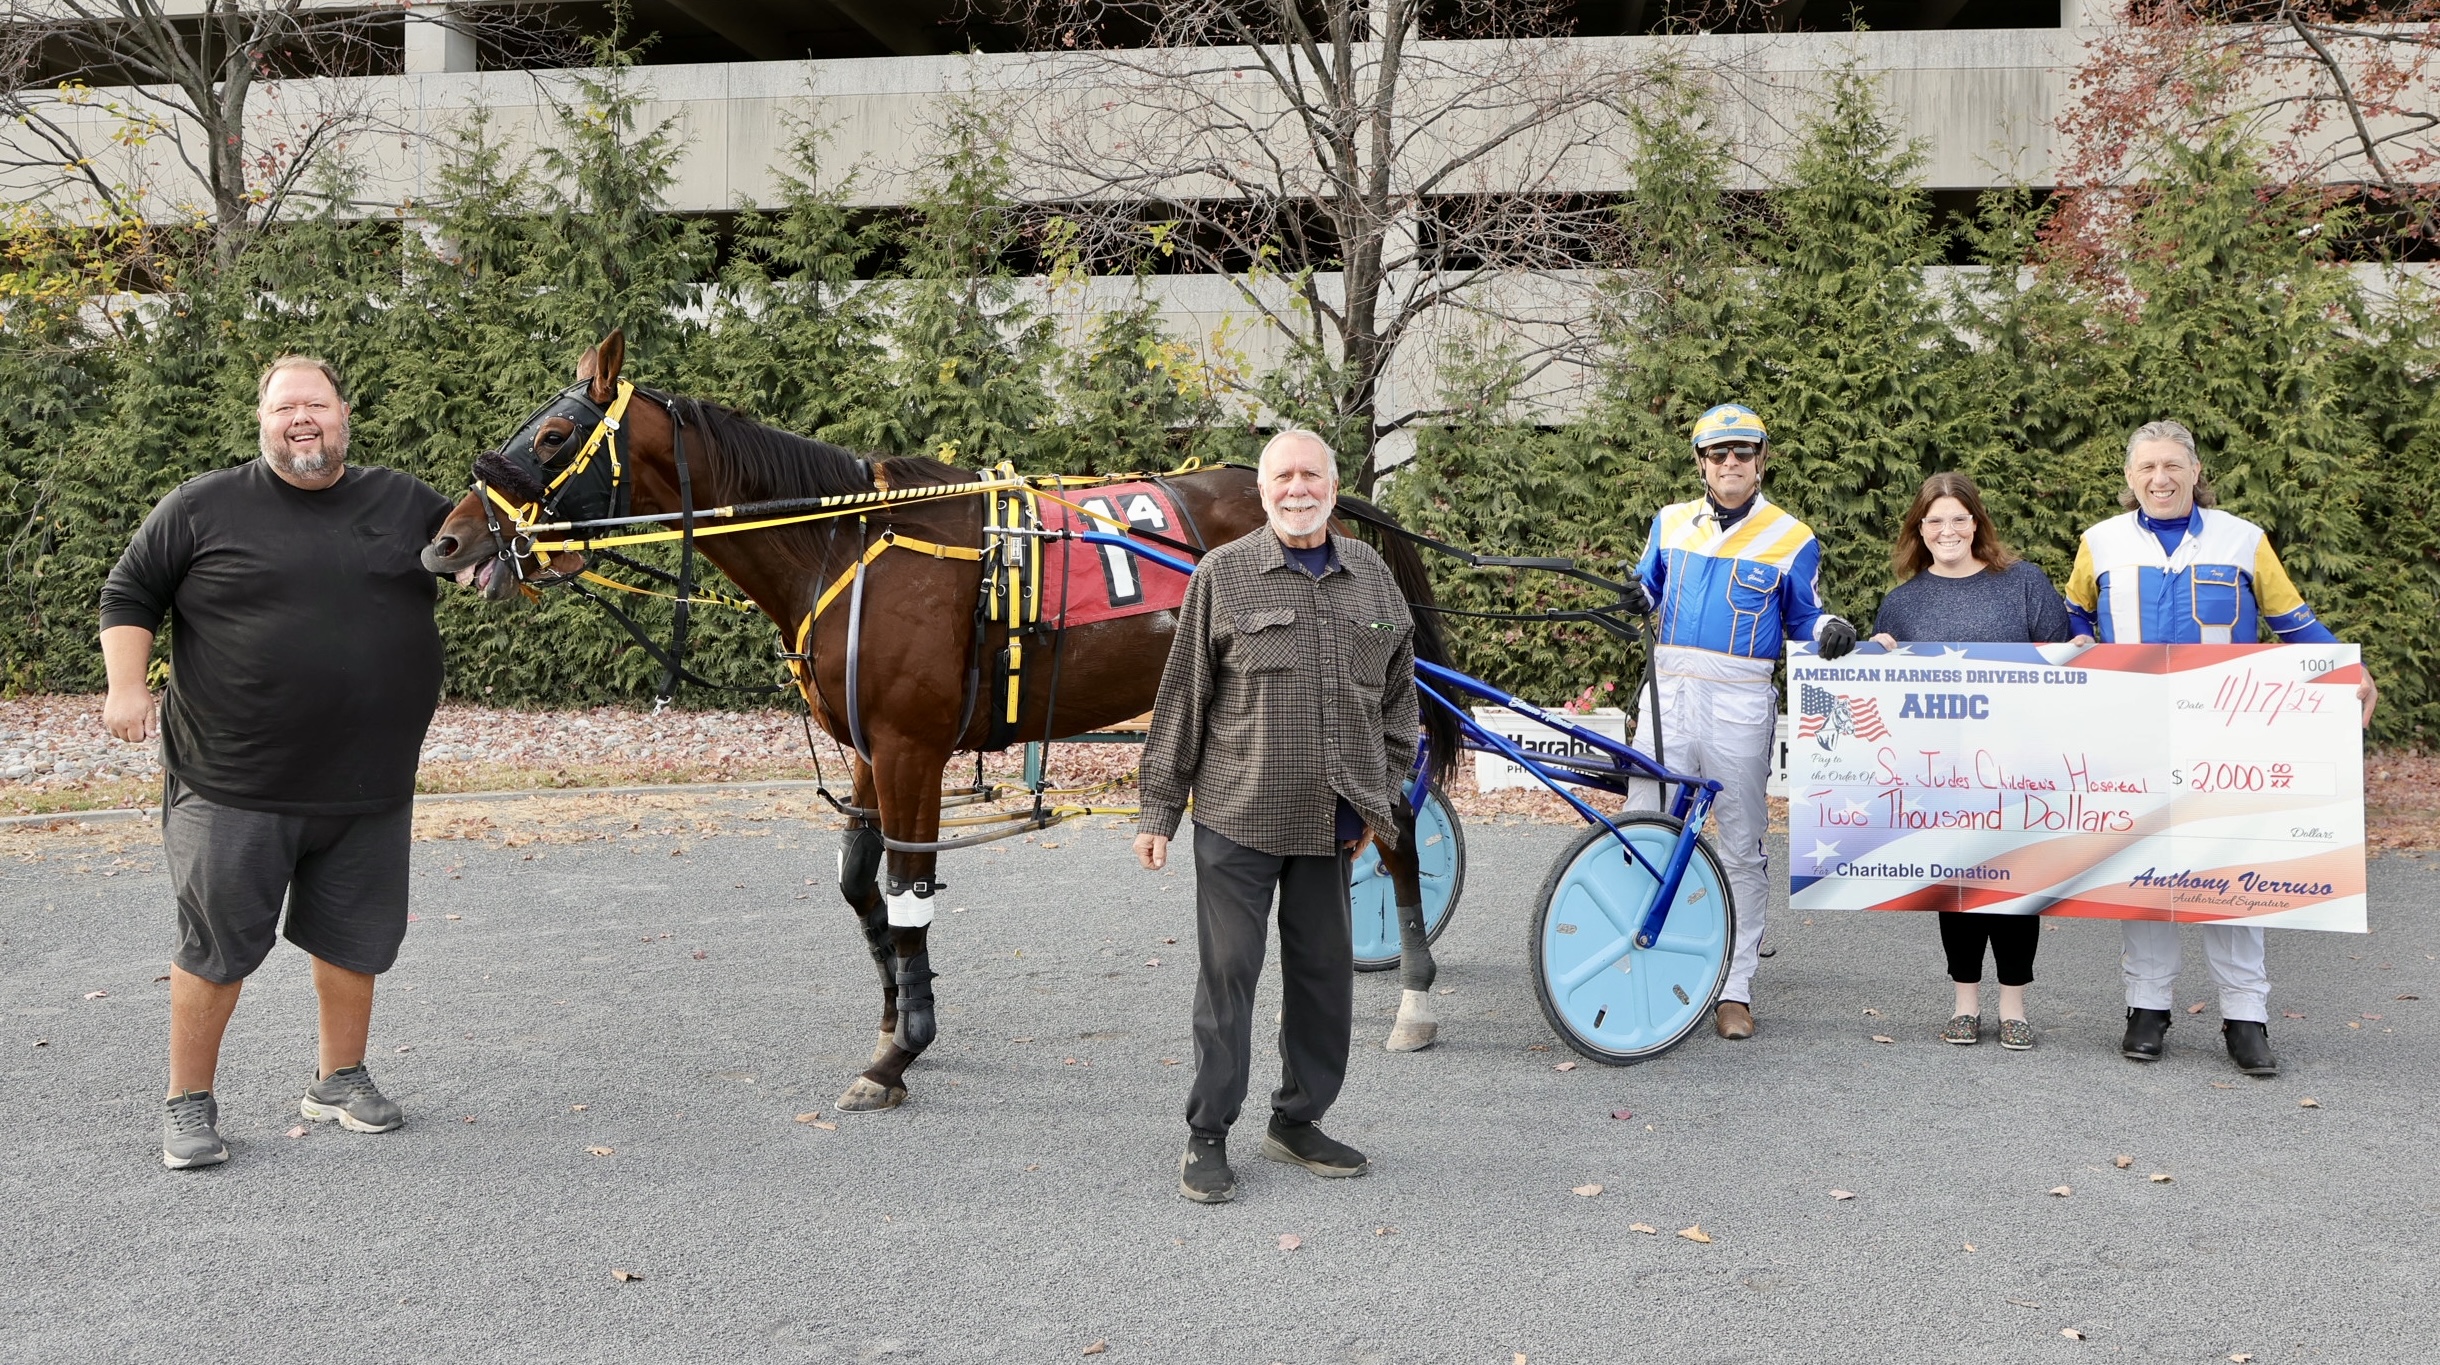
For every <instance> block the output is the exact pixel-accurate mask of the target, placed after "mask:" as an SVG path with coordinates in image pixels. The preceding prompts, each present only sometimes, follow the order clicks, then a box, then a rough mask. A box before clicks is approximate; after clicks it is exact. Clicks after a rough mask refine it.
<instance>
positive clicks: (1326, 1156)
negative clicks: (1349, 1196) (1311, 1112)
mask: <svg viewBox="0 0 2440 1365" xmlns="http://www.w3.org/2000/svg"><path fill="white" fill-rule="evenodd" d="M1262 1154H1263V1155H1264V1156H1266V1157H1269V1158H1270V1159H1271V1160H1273V1161H1284V1162H1286V1163H1287V1164H1289V1165H1291V1166H1302V1167H1304V1168H1305V1169H1306V1170H1308V1171H1311V1172H1313V1173H1314V1174H1315V1175H1323V1176H1329V1177H1331V1178H1332V1179H1341V1178H1344V1177H1347V1176H1351V1175H1362V1174H1364V1173H1365V1172H1366V1171H1369V1170H1371V1169H1372V1163H1371V1162H1369V1161H1367V1160H1365V1159H1364V1154H1363V1153H1362V1152H1359V1151H1357V1150H1356V1149H1355V1148H1353V1147H1350V1146H1348V1145H1347V1144H1346V1143H1344V1142H1340V1141H1338V1140H1337V1139H1336V1138H1333V1137H1331V1136H1330V1135H1328V1134H1326V1133H1324V1132H1323V1131H1322V1130H1321V1127H1320V1125H1318V1124H1311V1123H1289V1122H1287V1121H1286V1120H1284V1119H1282V1118H1280V1117H1279V1116H1278V1115H1277V1114H1273V1115H1272V1116H1271V1126H1270V1127H1269V1128H1268V1129H1266V1130H1264V1132H1263V1135H1262Z"/></svg>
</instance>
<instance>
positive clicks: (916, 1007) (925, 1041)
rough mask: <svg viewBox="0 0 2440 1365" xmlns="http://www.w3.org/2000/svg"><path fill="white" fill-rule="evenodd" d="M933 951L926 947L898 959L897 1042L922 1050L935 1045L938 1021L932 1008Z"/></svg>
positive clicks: (914, 1049) (906, 1047) (915, 1049)
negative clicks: (934, 1038)
mask: <svg viewBox="0 0 2440 1365" xmlns="http://www.w3.org/2000/svg"><path fill="white" fill-rule="evenodd" d="M933 975H934V973H933V971H932V954H931V952H930V951H929V950H928V949H927V950H926V951H923V952H920V953H917V954H915V955H914V956H913V957H908V958H901V959H899V962H898V1033H897V1042H898V1046H900V1047H902V1048H905V1049H906V1050H907V1051H909V1052H916V1053H920V1052H922V1051H923V1050H924V1049H925V1048H928V1047H930V1046H932V1039H933V1036H934V1035H935V1033H936V1032H937V1031H938V1021H937V1020H936V1019H935V1018H934V1016H933V1012H932V978H933Z"/></svg>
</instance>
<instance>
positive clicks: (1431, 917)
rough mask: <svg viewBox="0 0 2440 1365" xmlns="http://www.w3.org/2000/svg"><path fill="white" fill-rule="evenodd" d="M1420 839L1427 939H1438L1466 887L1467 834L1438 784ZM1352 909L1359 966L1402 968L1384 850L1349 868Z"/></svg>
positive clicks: (1418, 827)
mask: <svg viewBox="0 0 2440 1365" xmlns="http://www.w3.org/2000/svg"><path fill="white" fill-rule="evenodd" d="M1415 843H1416V845H1417V846H1418V847H1419V848H1420V849H1421V851H1422V855H1423V856H1422V861H1421V863H1420V864H1419V865H1418V866H1417V868H1416V872H1417V874H1418V876H1419V878H1420V880H1421V881H1422V885H1423V931H1424V941H1425V942H1427V943H1437V942H1439V941H1440V931H1441V930H1443V929H1446V928H1447V927H1449V916H1450V915H1451V914H1452V913H1454V912H1455V911H1456V909H1457V896H1458V893H1459V892H1461V891H1463V890H1464V889H1465V886H1466V836H1465V834H1464V833H1463V831H1461V830H1460V829H1459V827H1458V824H1457V812H1455V811H1453V810H1450V809H1449V806H1448V803H1447V802H1445V801H1443V800H1441V799H1440V791H1439V789H1438V788H1432V789H1430V790H1427V791H1426V792H1425V793H1424V797H1423V808H1422V809H1421V810H1418V811H1416V812H1415ZM1347 911H1348V919H1349V928H1351V929H1352V930H1353V931H1354V938H1355V950H1356V954H1355V955H1356V970H1357V971H1359V972H1385V971H1388V970H1389V969H1390V968H1392V967H1395V966H1397V965H1398V893H1397V888H1396V887H1394V886H1392V885H1391V884H1390V876H1389V869H1388V868H1386V867H1383V866H1382V865H1381V852H1380V850H1379V849H1376V848H1367V849H1365V850H1364V853H1363V856H1361V857H1359V858H1357V859H1356V860H1355V865H1354V866H1353V867H1351V868H1349V869H1348V873H1347Z"/></svg>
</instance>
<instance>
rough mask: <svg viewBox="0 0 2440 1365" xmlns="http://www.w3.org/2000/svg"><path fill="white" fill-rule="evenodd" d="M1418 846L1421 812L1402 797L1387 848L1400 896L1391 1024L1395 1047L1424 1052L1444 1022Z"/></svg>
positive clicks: (1390, 1044) (1391, 1041)
mask: <svg viewBox="0 0 2440 1365" xmlns="http://www.w3.org/2000/svg"><path fill="white" fill-rule="evenodd" d="M1420 851H1421V850H1419V849H1417V848H1416V847H1415V812H1414V810H1413V809H1412V808H1410V807H1409V806H1408V805H1407V804H1406V802H1405V801H1404V800H1403V799H1401V800H1400V801H1399V802H1398V848H1397V851H1396V852H1389V851H1384V852H1383V853H1382V855H1381V861H1382V863H1383V865H1385V866H1386V867H1388V869H1389V879H1390V886H1391V888H1392V889H1393V890H1395V891H1396V892H1397V897H1398V984H1399V986H1401V987H1402V988H1403V989H1402V990H1400V992H1399V994H1398V1022H1397V1023H1396V1024H1394V1025H1392V1026H1391V1027H1390V1031H1389V1042H1388V1043H1387V1044H1386V1046H1387V1047H1388V1049H1389V1050H1390V1051H1392V1052H1421V1051H1422V1050H1424V1049H1425V1048H1427V1047H1430V1046H1431V1045H1432V1044H1433V1043H1434V1042H1436V1041H1438V1040H1439V1038H1440V1023H1439V1021H1438V1020H1436V1019H1434V1018H1433V1017H1432V981H1433V978H1434V977H1435V976H1437V975H1438V974H1439V968H1438V967H1436V966H1435V965H1434V964H1433V962H1432V944H1431V940H1430V938H1429V936H1427V935H1426V934H1425V933H1424V928H1423V878H1422V874H1421V872H1420V867H1421V863H1420V861H1419V859H1418V857H1417V855H1418V853H1419V852H1420Z"/></svg>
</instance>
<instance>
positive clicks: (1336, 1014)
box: [1135, 431, 1417, 1204]
mask: <svg viewBox="0 0 2440 1365" xmlns="http://www.w3.org/2000/svg"><path fill="white" fill-rule="evenodd" d="M1259 485H1260V489H1261V494H1262V506H1263V511H1264V512H1265V513H1267V514H1268V516H1269V518H1270V525H1269V526H1268V527H1267V528H1266V529H1263V530H1259V531H1255V532H1253V533H1251V534H1249V535H1247V536H1244V537H1243V538H1241V539H1238V540H1236V541H1233V542H1231V543H1230V544H1227V545H1224V546H1222V547H1220V548H1219V549H1217V550H1214V551H1213V552H1211V553H1210V554H1209V555H1206V556H1205V557H1204V559H1203V562H1202V564H1201V565H1200V566H1199V567H1197V568H1196V570H1195V576H1194V579H1193V581H1192V582H1191V583H1190V584H1189V585H1188V587H1187V589H1186V601H1185V603H1184V604H1183V605H1182V606H1180V607H1179V609H1178V630H1177V636H1176V638H1175V640H1174V641H1173V642H1172V644H1171V646H1170V651H1169V666H1168V668H1167V670H1166V671H1164V672H1163V673H1162V675H1161V691H1160V697H1159V700H1158V701H1157V702H1155V703H1154V706H1153V710H1152V733H1151V735H1150V737H1149V738H1148V740H1147V742H1146V744H1145V747H1144V768H1143V793H1144V805H1143V816H1142V820H1141V824H1140V829H1141V832H1140V833H1138V834H1137V835H1136V836H1135V852H1136V857H1137V858H1138V860H1140V861H1141V862H1142V863H1143V865H1144V866H1145V867H1147V868H1151V869H1155V870H1157V869H1159V868H1161V867H1162V866H1164V865H1165V864H1166V863H1167V862H1168V860H1169V838H1170V836H1171V835H1172V834H1175V833H1176V832H1177V828H1178V820H1179V818H1180V816H1182V815H1183V814H1184V812H1185V809H1186V803H1187V797H1188V795H1189V794H1190V793H1191V794H1192V796H1193V798H1194V807H1195V923H1196V929H1195V932H1196V943H1197V945H1198V948H1199V955H1200V958H1201V971H1200V974H1199V976H1198V977H1197V979H1196V983H1195V1079H1194V1088H1193V1090H1192V1091H1191V1092H1190V1093H1189V1095H1188V1096H1187V1101H1186V1127H1187V1130H1188V1138H1187V1144H1186V1154H1185V1156H1184V1157H1183V1158H1182V1159H1181V1161H1180V1162H1179V1167H1178V1192H1179V1193H1180V1194H1182V1195H1184V1196H1185V1197H1186V1198H1188V1199H1192V1200H1195V1201H1196V1202H1198V1203H1204V1204H1218V1203H1223V1202H1225V1201H1227V1200H1228V1199H1229V1198H1231V1197H1232V1196H1233V1195H1234V1194H1235V1193H1236V1188H1237V1179H1236V1175H1235V1173H1234V1172H1232V1171H1231V1170H1230V1169H1229V1164H1228V1149H1227V1141H1228V1130H1229V1127H1230V1125H1232V1124H1234V1123H1235V1122H1236V1121H1237V1113H1238V1110H1239V1108H1240V1107H1241V1106H1242V1105H1243V1104H1244V1102H1245V1092H1246V1085H1247V1081H1248V1075H1247V1073H1248V1069H1249V1067H1250V1064H1251V1060H1252V1059H1251V1056H1250V1055H1249V1054H1250V1052H1251V1048H1252V1044H1253V1008H1254V987H1255V983H1256V982H1257V981H1258V980H1259V979H1260V978H1261V975H1262V960H1263V949H1264V946H1265V939H1266V938H1267V937H1268V928H1267V925H1268V920H1269V918H1270V910H1271V899H1272V895H1273V892H1274V891H1276V892H1277V894H1278V898H1279V944H1280V965H1281V968H1282V974H1283V976H1284V977H1285V981H1284V992H1285V999H1284V1007H1283V1009H1282V1011H1281V1019H1280V1029H1279V1057H1280V1083H1279V1089H1278V1090H1277V1091H1276V1092H1274V1093H1273V1094H1272V1096H1271V1110H1272V1113H1271V1122H1270V1127H1269V1129H1268V1131H1267V1132H1265V1134H1264V1135H1263V1141H1262V1154H1263V1155H1264V1156H1266V1157H1269V1158H1270V1159H1272V1160H1274V1161H1281V1162H1286V1163H1288V1164H1291V1165H1297V1166H1303V1167H1304V1168H1306V1169H1307V1170H1310V1171H1312V1172H1314V1173H1315V1174H1317V1175H1324V1176H1355V1175H1362V1174H1364V1173H1365V1171H1366V1170H1367V1169H1369V1164H1368V1163H1367V1162H1366V1160H1365V1157H1364V1154H1363V1153H1362V1152H1359V1151H1357V1150H1356V1149H1355V1148H1353V1147H1350V1146H1348V1145H1347V1144H1345V1143H1343V1142H1338V1141H1335V1140H1333V1139H1331V1138H1330V1137H1328V1136H1326V1135H1325V1134H1324V1133H1323V1132H1322V1130H1321V1129H1320V1128H1319V1127H1318V1126H1317V1121H1318V1120H1319V1119H1320V1118H1321V1117H1322V1115H1323V1114H1324V1113H1325V1112H1327V1111H1328V1110H1329V1108H1330V1104H1331V1101H1333V1100H1335V1099H1337V1098H1338V1094H1339V1086H1340V1084H1341V1083H1342V1082H1343V1081H1344V1080H1345V1079H1346V1076H1347V1044H1348V1033H1349V1030H1350V1029H1351V1028H1352V1027H1353V1026H1354V1021H1355V964H1354V959H1353V952H1352V948H1351V946H1350V944H1349V939H1348V911H1347V858H1348V854H1349V851H1350V850H1351V849H1352V848H1354V847H1355V846H1356V844H1357V843H1359V842H1360V841H1361V840H1362V839H1363V837H1364V832H1365V830H1366V828H1367V827H1369V828H1370V829H1371V830H1372V831H1373V835H1374V837H1376V838H1379V839H1382V840H1384V841H1385V842H1387V841H1391V840H1394V839H1395V838H1396V837H1397V836H1396V833H1395V831H1396V828H1397V826H1396V822H1395V820H1394V819H1393V818H1392V814H1391V812H1392V810H1393V809H1394V807H1393V805H1392V803H1393V802H1395V801H1396V800H1398V799H1399V798H1398V788H1399V781H1400V779H1401V778H1403V777H1404V776H1405V775H1406V772H1407V770H1408V769H1409V768H1410V767H1411V766H1412V765H1413V763H1414V761H1415V737H1416V730H1417V726H1416V710H1415V655H1414V649H1413V645H1412V642H1411V639H1412V636H1413V633H1414V621H1413V618H1411V617H1409V616H1408V615H1407V610H1406V602H1405V600H1404V599H1403V598H1402V597H1401V596H1400V595H1399V592H1398V586H1397V583H1396V582H1395V581H1394V580H1393V579H1392V578H1391V577H1390V572H1389V566H1388V565H1386V564H1384V563H1382V562H1381V557H1380V556H1379V555H1377V554H1375V553H1374V552H1373V549H1372V547H1371V546H1369V545H1366V544H1364V543H1363V542H1362V541H1358V540H1350V539H1348V538H1347V537H1345V536H1334V535H1332V534H1331V533H1330V514H1331V510H1332V508H1333V507H1334V506H1335V505H1336V502H1337V497H1338V462H1337V459H1336V457H1334V456H1333V455H1332V454H1331V451H1330V447H1329V446H1328V445H1326V444H1324V443H1323V441H1322V438H1321V437H1319V436H1316V435H1314V434H1313V433H1312V432H1309V431H1288V432H1282V433H1281V434H1279V435H1278V436H1276V437H1274V438H1272V440H1271V443H1270V444H1269V445H1267V446H1265V447H1264V448H1263V452H1262V462H1261V466H1260V471H1259Z"/></svg>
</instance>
